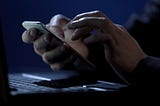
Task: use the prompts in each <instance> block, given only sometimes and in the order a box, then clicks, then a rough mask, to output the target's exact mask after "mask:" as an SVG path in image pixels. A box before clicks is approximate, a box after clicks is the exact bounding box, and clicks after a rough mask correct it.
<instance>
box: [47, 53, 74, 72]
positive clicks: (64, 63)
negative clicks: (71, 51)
mask: <svg viewBox="0 0 160 106" xmlns="http://www.w3.org/2000/svg"><path fill="white" fill-rule="evenodd" d="M75 60H76V57H75V55H72V56H70V57H69V58H67V59H65V60H64V61H61V62H57V63H54V64H51V65H50V67H51V69H52V70H61V69H68V68H69V67H70V66H72V64H73V62H74V61H75Z"/></svg>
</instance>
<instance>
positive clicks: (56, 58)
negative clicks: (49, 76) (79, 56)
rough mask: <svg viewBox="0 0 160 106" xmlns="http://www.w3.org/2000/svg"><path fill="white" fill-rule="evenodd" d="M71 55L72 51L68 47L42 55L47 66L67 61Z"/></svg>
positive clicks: (61, 47)
mask: <svg viewBox="0 0 160 106" xmlns="http://www.w3.org/2000/svg"><path fill="white" fill-rule="evenodd" d="M70 55H71V52H70V50H69V49H68V48H67V47H66V46H59V47H57V48H55V49H53V50H51V51H48V52H46V53H44V54H43V55H42V59H43V61H44V62H45V63H47V64H53V63H56V62H60V61H62V60H65V59H66V58H67V57H68V56H70Z"/></svg>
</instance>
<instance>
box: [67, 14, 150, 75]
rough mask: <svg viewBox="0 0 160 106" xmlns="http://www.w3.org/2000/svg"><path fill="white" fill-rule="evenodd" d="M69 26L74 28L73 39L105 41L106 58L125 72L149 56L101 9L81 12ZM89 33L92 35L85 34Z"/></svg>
mask: <svg viewBox="0 0 160 106" xmlns="http://www.w3.org/2000/svg"><path fill="white" fill-rule="evenodd" d="M68 27H69V28H70V29H72V30H74V32H73V35H72V36H73V37H72V40H77V39H80V38H84V42H85V43H87V44H88V43H90V44H91V43H103V45H104V47H105V54H106V59H107V60H108V61H109V62H111V64H113V66H114V67H116V68H118V69H120V70H123V71H125V72H132V71H133V70H134V68H135V67H136V65H137V64H138V62H139V61H140V60H142V59H143V58H145V57H146V56H147V55H146V54H145V53H144V52H143V51H142V49H141V48H140V46H139V44H138V43H137V42H136V40H135V39H134V38H132V37H131V36H130V34H129V33H128V32H127V31H126V29H125V28H123V27H122V26H121V25H117V24H114V23H113V22H112V21H111V20H110V19H109V18H108V17H107V16H105V15H104V14H103V13H102V12H100V11H91V12H86V13H82V14H79V15H77V16H76V17H75V18H73V19H72V20H71V21H70V22H69V24H68ZM87 33H90V36H85V35H86V34H87ZM108 48H109V51H108ZM108 52H109V54H110V56H109V57H108Z"/></svg>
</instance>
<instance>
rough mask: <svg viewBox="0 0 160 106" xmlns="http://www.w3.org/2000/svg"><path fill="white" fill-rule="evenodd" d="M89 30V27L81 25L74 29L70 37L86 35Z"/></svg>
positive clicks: (77, 37) (73, 38)
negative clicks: (81, 26)
mask: <svg viewBox="0 0 160 106" xmlns="http://www.w3.org/2000/svg"><path fill="white" fill-rule="evenodd" d="M91 30H92V28H91V27H83V28H78V29H75V31H74V32H73V35H72V38H71V39H72V40H78V39H79V38H84V37H87V35H88V34H89V33H90V31H91Z"/></svg>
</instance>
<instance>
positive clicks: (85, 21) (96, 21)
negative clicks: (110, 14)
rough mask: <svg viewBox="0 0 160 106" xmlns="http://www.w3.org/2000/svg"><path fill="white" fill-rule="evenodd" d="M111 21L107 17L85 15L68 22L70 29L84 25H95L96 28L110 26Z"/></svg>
mask: <svg viewBox="0 0 160 106" xmlns="http://www.w3.org/2000/svg"><path fill="white" fill-rule="evenodd" d="M110 23H111V22H110V21H108V20H107V19H106V18H105V17H84V18H80V19H79V20H75V21H72V22H70V23H69V24H68V27H69V28H70V29H76V28H81V27H84V26H88V27H94V28H103V27H104V25H106V26H105V27H109V25H110Z"/></svg>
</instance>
